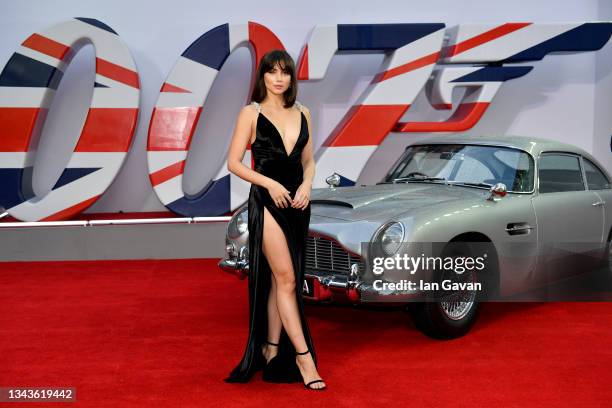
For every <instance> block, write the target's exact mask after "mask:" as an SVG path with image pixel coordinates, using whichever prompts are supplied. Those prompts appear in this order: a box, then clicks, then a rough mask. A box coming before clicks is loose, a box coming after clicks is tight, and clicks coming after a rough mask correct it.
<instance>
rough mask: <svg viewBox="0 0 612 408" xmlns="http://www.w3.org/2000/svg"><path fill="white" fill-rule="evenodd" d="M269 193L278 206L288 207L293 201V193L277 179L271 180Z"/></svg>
mask: <svg viewBox="0 0 612 408" xmlns="http://www.w3.org/2000/svg"><path fill="white" fill-rule="evenodd" d="M268 193H270V197H272V201H274V204H275V205H276V206H277V207H281V208H287V207H288V206H289V204H290V203H291V201H292V200H291V193H289V190H287V189H286V188H285V187H284V186H283V185H282V184H281V183H279V182H278V181H276V180H272V179H271V180H270V185H269V186H268Z"/></svg>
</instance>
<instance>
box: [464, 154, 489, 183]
mask: <svg viewBox="0 0 612 408" xmlns="http://www.w3.org/2000/svg"><path fill="white" fill-rule="evenodd" d="M461 160H462V162H463V163H461V166H460V167H459V169H458V170H457V174H456V175H455V181H463V182H470V181H472V180H475V179H477V178H482V179H485V180H490V179H495V176H494V175H493V173H492V172H491V171H490V170H489V169H488V168H487V166H485V165H484V164H482V163H481V162H480V161H478V160H476V159H474V158H473V157H469V156H466V157H462V158H461Z"/></svg>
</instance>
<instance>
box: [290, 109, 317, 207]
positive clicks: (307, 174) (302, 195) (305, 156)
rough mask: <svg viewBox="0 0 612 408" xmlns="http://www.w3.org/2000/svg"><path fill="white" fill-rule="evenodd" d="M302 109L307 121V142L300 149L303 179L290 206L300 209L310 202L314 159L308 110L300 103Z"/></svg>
mask: <svg viewBox="0 0 612 408" xmlns="http://www.w3.org/2000/svg"><path fill="white" fill-rule="evenodd" d="M302 109H303V110H304V116H306V122H307V123H308V142H306V146H304V150H302V156H301V160H302V167H303V169H304V177H303V178H304V180H303V181H302V184H300V186H299V187H298V189H297V192H296V193H295V199H294V200H293V204H292V207H294V208H299V209H301V210H303V209H305V208H306V207H308V203H309V202H310V190H312V180H313V179H314V175H315V161H314V156H313V154H312V126H311V125H310V110H309V109H308V108H307V107H306V106H304V105H302Z"/></svg>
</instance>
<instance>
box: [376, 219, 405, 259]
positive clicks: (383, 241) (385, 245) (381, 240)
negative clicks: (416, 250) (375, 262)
mask: <svg viewBox="0 0 612 408" xmlns="http://www.w3.org/2000/svg"><path fill="white" fill-rule="evenodd" d="M403 240H404V224H402V223H401V222H398V221H392V222H390V223H388V224H386V225H385V226H384V227H383V228H382V229H381V230H380V232H379V234H378V239H377V241H378V245H379V247H380V249H382V251H383V253H384V254H385V255H393V254H394V253H396V252H397V251H398V250H399V248H400V246H401V245H402V241H403Z"/></svg>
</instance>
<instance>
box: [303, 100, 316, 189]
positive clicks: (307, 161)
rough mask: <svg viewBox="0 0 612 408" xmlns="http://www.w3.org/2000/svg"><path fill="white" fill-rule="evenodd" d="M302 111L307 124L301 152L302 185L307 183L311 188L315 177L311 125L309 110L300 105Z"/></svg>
mask: <svg viewBox="0 0 612 408" xmlns="http://www.w3.org/2000/svg"><path fill="white" fill-rule="evenodd" d="M302 107H303V109H304V116H306V122H307V123H308V142H307V143H306V146H304V150H302V167H303V168H304V183H307V184H308V185H309V186H310V187H312V180H313V179H314V175H315V161H314V155H313V152H312V150H313V147H312V125H311V116H310V109H308V108H307V107H306V106H304V105H302Z"/></svg>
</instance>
